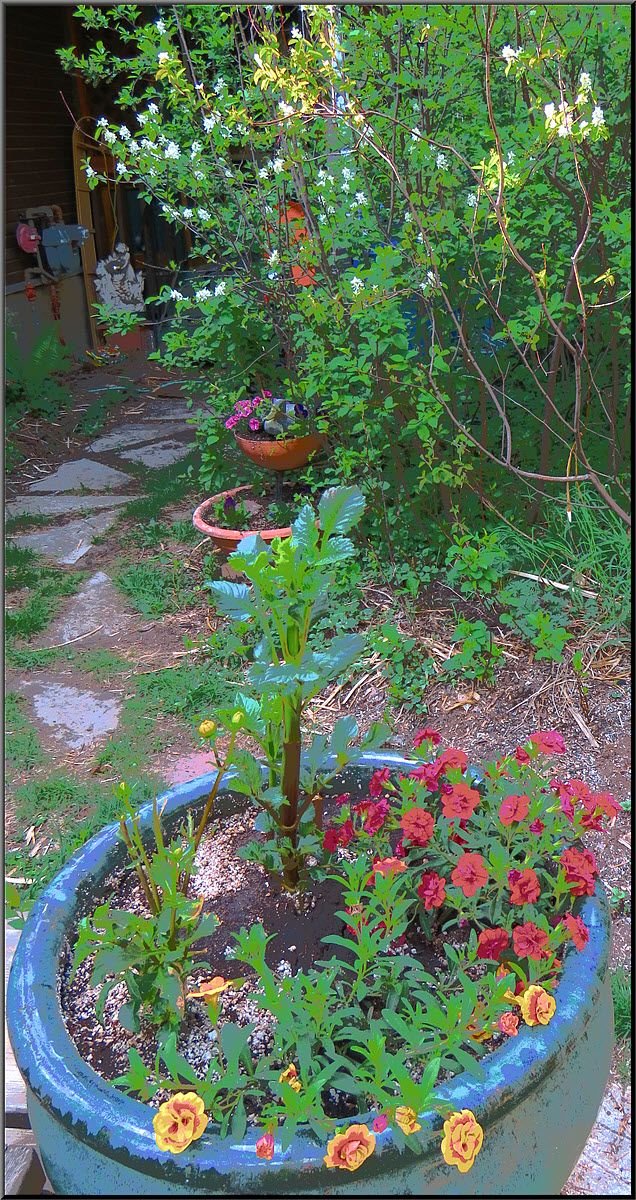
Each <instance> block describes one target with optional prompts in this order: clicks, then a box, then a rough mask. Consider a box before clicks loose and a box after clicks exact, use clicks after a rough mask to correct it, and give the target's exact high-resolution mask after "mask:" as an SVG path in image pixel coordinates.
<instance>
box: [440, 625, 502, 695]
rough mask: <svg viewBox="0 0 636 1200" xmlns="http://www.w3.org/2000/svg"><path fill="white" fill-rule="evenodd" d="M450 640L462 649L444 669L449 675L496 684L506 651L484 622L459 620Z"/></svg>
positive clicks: (453, 655)
mask: <svg viewBox="0 0 636 1200" xmlns="http://www.w3.org/2000/svg"><path fill="white" fill-rule="evenodd" d="M450 640H451V642H452V643H453V645H456V646H457V647H458V649H457V650H456V652H455V654H451V656H450V658H447V659H446V661H445V663H444V670H445V671H447V672H448V674H449V675H455V676H459V677H460V678H462V679H468V680H473V679H474V680H480V681H481V682H483V683H486V684H492V683H494V681H495V672H496V667H497V664H498V663H500V662H501V659H502V658H503V650H502V649H501V647H500V646H498V645H497V643H496V641H495V640H494V638H493V636H492V633H491V632H490V630H489V629H488V627H487V625H486V624H485V623H484V622H483V621H467V620H460V621H458V623H457V625H456V627H455V630H454V631H453V633H452V634H451V639H450Z"/></svg>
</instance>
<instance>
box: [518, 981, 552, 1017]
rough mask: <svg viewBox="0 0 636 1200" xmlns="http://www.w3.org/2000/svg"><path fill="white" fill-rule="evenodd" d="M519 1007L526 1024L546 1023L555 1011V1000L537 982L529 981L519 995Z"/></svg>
mask: <svg viewBox="0 0 636 1200" xmlns="http://www.w3.org/2000/svg"><path fill="white" fill-rule="evenodd" d="M518 1004H519V1008H520V1009H521V1015H522V1017H523V1019H524V1021H525V1023H526V1025H548V1024H549V1022H550V1021H551V1020H552V1018H553V1016H554V1014H555V1012H556V1000H555V999H554V996H551V995H550V993H549V992H546V990H545V988H542V987H540V986H539V984H538V983H531V984H530V987H527V988H526V990H525V992H523V993H522V995H521V996H520V997H519V1000H518Z"/></svg>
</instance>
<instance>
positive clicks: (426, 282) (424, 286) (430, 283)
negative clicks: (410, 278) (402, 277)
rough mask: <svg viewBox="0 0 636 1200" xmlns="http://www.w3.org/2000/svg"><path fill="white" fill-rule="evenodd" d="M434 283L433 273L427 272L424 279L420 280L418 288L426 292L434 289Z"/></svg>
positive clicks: (435, 281)
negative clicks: (431, 288)
mask: <svg viewBox="0 0 636 1200" xmlns="http://www.w3.org/2000/svg"><path fill="white" fill-rule="evenodd" d="M436 283H437V280H436V278H435V273H434V271H427V272H426V279H423V280H422V282H421V284H420V288H421V290H422V291H423V292H427V291H428V289H429V288H430V287H435V284H436Z"/></svg>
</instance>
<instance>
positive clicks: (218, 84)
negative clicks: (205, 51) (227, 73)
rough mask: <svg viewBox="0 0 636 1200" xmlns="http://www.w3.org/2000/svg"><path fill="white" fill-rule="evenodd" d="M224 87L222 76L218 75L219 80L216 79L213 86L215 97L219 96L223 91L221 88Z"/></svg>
mask: <svg viewBox="0 0 636 1200" xmlns="http://www.w3.org/2000/svg"><path fill="white" fill-rule="evenodd" d="M225 86H226V83H225V80H224V78H223V76H222V75H219V78H218V79H217V81H216V83H215V84H214V91H215V92H216V94H217V96H220V95H221V92H222V91H223V88H224V87H225Z"/></svg>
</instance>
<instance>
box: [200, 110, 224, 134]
mask: <svg viewBox="0 0 636 1200" xmlns="http://www.w3.org/2000/svg"><path fill="white" fill-rule="evenodd" d="M220 120H221V118H220V116H219V114H218V113H215V112H213V113H210V115H209V116H208V117H204V118H203V128H204V129H205V132H206V133H211V132H212V130H213V129H214V126H215V125H218V123H219V121H220Z"/></svg>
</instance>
